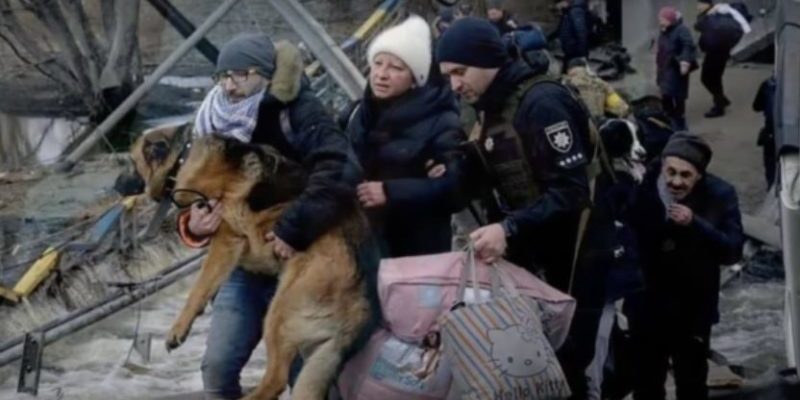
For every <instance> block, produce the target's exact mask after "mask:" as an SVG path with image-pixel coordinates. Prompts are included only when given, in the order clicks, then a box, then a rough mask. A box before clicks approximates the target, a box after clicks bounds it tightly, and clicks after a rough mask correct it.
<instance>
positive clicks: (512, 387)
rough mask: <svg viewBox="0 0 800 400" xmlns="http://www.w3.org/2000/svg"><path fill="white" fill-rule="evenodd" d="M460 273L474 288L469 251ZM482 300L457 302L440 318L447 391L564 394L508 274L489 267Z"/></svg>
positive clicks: (534, 315)
mask: <svg viewBox="0 0 800 400" xmlns="http://www.w3.org/2000/svg"><path fill="white" fill-rule="evenodd" d="M468 260H471V261H468V262H466V263H465V266H464V268H463V270H462V273H461V281H460V284H459V287H458V299H461V300H463V299H464V292H465V289H466V286H467V276H468V275H471V276H472V285H473V288H475V289H476V290H475V291H476V292H477V288H478V283H477V274H476V272H475V270H476V267H475V261H474V256H470V257H468ZM492 270H493V271H492V272H493V278H492V290H491V295H490V298H489V299H486V301H482V302H478V303H474V304H467V303H465V302H463V301H462V302H460V303H458V304H457V305H456V306H455V307H453V310H452V311H451V312H450V313H449V314H446V315H445V316H443V318H442V329H441V332H442V343H443V346H444V354H445V357H446V358H448V359H449V361H450V362H451V364H452V367H453V386H452V387H451V391H455V393H452V392H451V396H452V395H455V397H456V398H459V399H474V400H479V399H480V400H484V399H503V400H506V399H509V400H510V399H519V400H522V399H561V398H567V397H569V395H570V390H569V385H568V384H567V380H566V378H565V377H564V372H563V371H562V370H561V366H560V365H559V363H558V360H557V359H556V355H555V352H554V351H553V348H552V346H551V345H550V343H549V342H548V340H547V337H546V336H545V335H544V332H543V329H542V323H541V321H540V318H539V315H538V312H537V311H536V308H534V307H532V305H531V303H530V301H529V300H527V299H526V298H524V297H523V296H520V294H519V292H518V291H517V289H516V287H515V285H514V283H513V281H512V280H511V278H510V277H509V276H508V275H507V274H506V273H505V272H504V271H503V270H502V269H499V268H493V269H492Z"/></svg>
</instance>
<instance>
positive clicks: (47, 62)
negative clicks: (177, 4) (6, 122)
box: [0, 0, 140, 116]
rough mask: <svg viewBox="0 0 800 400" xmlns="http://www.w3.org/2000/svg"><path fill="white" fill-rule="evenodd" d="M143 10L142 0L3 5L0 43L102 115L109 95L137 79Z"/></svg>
mask: <svg viewBox="0 0 800 400" xmlns="http://www.w3.org/2000/svg"><path fill="white" fill-rule="evenodd" d="M98 3H99V4H98ZM139 4H140V2H139V0H99V1H97V0H0V39H2V40H3V41H5V42H6V43H7V44H8V45H9V46H10V47H11V49H12V50H13V51H14V53H15V54H16V55H17V56H18V57H19V58H20V59H21V60H22V61H23V62H25V63H26V64H28V65H31V66H32V67H33V68H35V69H36V70H37V71H39V72H40V73H42V74H43V75H44V76H46V77H48V78H50V79H52V80H53V81H54V82H56V83H57V84H58V85H59V86H60V87H62V88H63V89H64V90H66V91H68V92H69V93H72V94H77V95H78V96H79V97H80V98H81V99H82V101H83V103H84V105H85V106H86V108H87V110H88V111H89V114H90V115H92V116H98V115H102V114H104V113H106V112H107V111H108V105H107V104H106V101H105V98H106V96H104V93H105V92H106V91H108V90H116V89H118V88H121V87H123V88H124V87H132V86H133V85H134V83H135V81H136V80H137V79H138V76H139V71H138V69H139V65H140V63H139V56H138V47H139V46H138V39H137V26H138V22H139ZM92 5H93V6H97V8H99V12H100V21H98V22H97V23H94V24H92V23H91V22H90V19H89V16H88V14H87V12H86V10H87V7H89V6H92ZM31 20H32V22H34V23H29V21H31ZM42 35H44V38H45V40H41V36H42Z"/></svg>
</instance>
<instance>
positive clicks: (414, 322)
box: [378, 252, 576, 349]
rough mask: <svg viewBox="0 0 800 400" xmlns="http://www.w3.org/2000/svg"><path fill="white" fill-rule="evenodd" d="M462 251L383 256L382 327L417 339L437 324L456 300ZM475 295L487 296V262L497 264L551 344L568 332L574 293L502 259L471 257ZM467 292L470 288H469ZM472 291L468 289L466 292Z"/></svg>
mask: <svg viewBox="0 0 800 400" xmlns="http://www.w3.org/2000/svg"><path fill="white" fill-rule="evenodd" d="M466 257H467V253H466V252H453V253H442V254H435V255H430V256H416V257H403V258H393V259H385V260H382V261H381V266H380V272H379V274H378V295H379V296H380V301H381V307H382V308H383V317H384V320H385V327H386V329H387V330H389V331H390V332H392V334H393V335H395V336H397V337H398V338H400V339H401V340H404V341H407V342H411V343H418V342H419V341H421V340H422V339H423V338H424V337H425V336H426V335H427V334H429V333H431V332H435V331H438V330H439V317H440V316H441V315H442V314H444V313H446V312H447V311H449V310H450V309H451V308H452V307H453V306H454V305H455V304H456V291H457V290H458V283H459V279H460V277H461V269H462V268H463V265H464V262H465V260H466ZM475 265H476V266H477V273H478V281H479V283H480V285H481V292H482V293H481V294H480V297H481V298H483V299H486V298H488V296H489V289H490V288H491V282H492V280H491V279H492V278H491V274H490V273H489V271H490V268H501V269H503V270H504V271H505V272H506V273H507V274H508V275H509V276H511V278H512V279H513V281H514V283H516V286H517V290H518V291H519V293H520V294H521V295H522V296H523V297H526V298H528V299H530V300H532V301H534V302H535V307H534V309H538V311H539V318H540V319H541V321H542V327H543V329H544V331H545V335H546V336H547V338H548V340H549V341H550V344H551V346H553V348H554V349H558V348H559V347H560V346H561V345H562V344H563V343H564V340H565V339H566V337H567V332H569V327H570V323H571V322H572V315H573V314H574V313H575V305H576V304H575V299H573V298H572V297H570V296H568V295H567V294H564V293H562V292H561V291H559V290H557V289H555V288H553V287H551V286H550V285H548V284H546V283H545V282H544V281H542V280H540V279H539V278H537V277H536V276H535V275H533V274H531V273H530V272H528V271H526V270H524V269H522V268H520V267H518V266H516V265H514V264H512V263H510V262H508V261H505V260H501V261H499V262H498V263H497V264H495V265H494V266H489V265H486V264H484V263H482V262H480V261H478V260H476V262H475ZM470 292H471V290H470ZM470 296H473V297H474V296H475V294H474V293H467V297H470Z"/></svg>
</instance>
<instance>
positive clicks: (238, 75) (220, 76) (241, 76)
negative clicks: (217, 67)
mask: <svg viewBox="0 0 800 400" xmlns="http://www.w3.org/2000/svg"><path fill="white" fill-rule="evenodd" d="M253 74H258V71H256V70H254V69H250V70H247V71H223V72H218V73H216V74H214V75H213V76H212V78H214V82H216V83H223V82H224V81H225V79H227V78H230V79H231V81H233V83H235V84H237V85H238V84H241V83H244V82H246V81H247V78H249V77H250V75H253Z"/></svg>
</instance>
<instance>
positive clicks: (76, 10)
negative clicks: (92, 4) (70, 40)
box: [60, 0, 105, 88]
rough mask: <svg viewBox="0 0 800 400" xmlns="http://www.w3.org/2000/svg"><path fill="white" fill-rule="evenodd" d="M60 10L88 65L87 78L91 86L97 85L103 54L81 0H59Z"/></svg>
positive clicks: (103, 58) (103, 61)
mask: <svg viewBox="0 0 800 400" xmlns="http://www.w3.org/2000/svg"><path fill="white" fill-rule="evenodd" d="M60 3H61V12H62V13H63V16H64V21H65V22H66V23H67V27H68V28H69V30H70V32H72V34H73V37H74V38H75V44H76V45H77V46H78V49H79V50H80V52H81V55H82V56H83V59H84V62H85V63H86V65H87V66H88V67H89V73H88V75H89V79H90V80H91V81H92V86H93V87H95V88H96V87H98V80H99V78H100V65H103V64H104V63H105V55H104V54H102V53H101V49H100V45H99V43H98V41H97V38H96V37H95V35H94V32H93V31H92V28H91V25H90V24H89V18H88V17H87V16H86V11H84V9H83V5H82V3H81V0H61V1H60Z"/></svg>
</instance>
